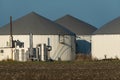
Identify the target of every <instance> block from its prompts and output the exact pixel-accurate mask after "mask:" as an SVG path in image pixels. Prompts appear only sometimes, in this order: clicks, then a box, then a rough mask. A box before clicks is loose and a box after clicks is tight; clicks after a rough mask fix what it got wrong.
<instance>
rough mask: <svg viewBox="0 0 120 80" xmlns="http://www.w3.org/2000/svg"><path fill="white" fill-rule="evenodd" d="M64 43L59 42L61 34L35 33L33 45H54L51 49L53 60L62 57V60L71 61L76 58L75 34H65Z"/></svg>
mask: <svg viewBox="0 0 120 80" xmlns="http://www.w3.org/2000/svg"><path fill="white" fill-rule="evenodd" d="M64 37H65V40H64V43H63V44H61V43H60V42H59V35H33V41H34V42H33V44H34V45H33V46H34V47H36V45H37V44H40V43H45V44H47V45H48V38H49V40H50V41H49V42H50V43H49V44H50V46H52V50H51V51H50V57H51V58H52V59H53V60H58V59H61V60H62V61H71V60H74V59H75V36H70V35H64Z"/></svg>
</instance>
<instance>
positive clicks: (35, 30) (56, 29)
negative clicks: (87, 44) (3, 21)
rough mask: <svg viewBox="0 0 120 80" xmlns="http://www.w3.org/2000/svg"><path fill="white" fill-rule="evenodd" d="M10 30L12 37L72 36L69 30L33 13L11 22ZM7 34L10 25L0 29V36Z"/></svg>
mask: <svg viewBox="0 0 120 80" xmlns="http://www.w3.org/2000/svg"><path fill="white" fill-rule="evenodd" d="M12 29H13V30H12V31H13V34H14V35H21V34H23V35H26V34H29V33H32V34H34V35H57V34H74V33H73V32H71V31H70V30H68V29H66V28H64V27H62V26H61V25H59V24H57V23H55V22H53V21H51V20H49V19H47V18H45V17H43V16H40V15H38V14H37V13H35V12H31V13H29V14H27V15H25V16H23V17H21V18H19V19H17V20H15V21H13V23H12ZM9 33H10V24H7V25H5V26H3V27H1V28H0V35H8V34H9Z"/></svg>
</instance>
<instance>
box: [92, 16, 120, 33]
mask: <svg viewBox="0 0 120 80" xmlns="http://www.w3.org/2000/svg"><path fill="white" fill-rule="evenodd" d="M93 34H120V17H118V18H116V19H114V20H112V21H110V22H108V23H107V24H105V25H103V26H102V27H101V28H100V29H98V30H97V31H95V32H94V33H93Z"/></svg>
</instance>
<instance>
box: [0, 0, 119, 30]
mask: <svg viewBox="0 0 120 80" xmlns="http://www.w3.org/2000/svg"><path fill="white" fill-rule="evenodd" d="M119 8H120V0H34V1H33V0H0V26H3V25H5V24H7V23H9V16H13V20H15V19H17V18H20V17H21V16H24V15H26V14H28V13H29V12H32V11H34V12H36V13H38V14H40V15H42V16H44V17H46V18H48V19H50V20H53V21H54V20H56V19H58V18H60V17H62V16H64V15H66V14H70V15H72V16H74V17H76V18H78V19H80V20H82V21H85V22H87V23H89V24H91V25H93V26H95V27H97V28H99V27H101V26H102V25H104V24H106V23H107V22H109V21H111V20H113V19H115V18H117V17H119V16H120V9H119Z"/></svg>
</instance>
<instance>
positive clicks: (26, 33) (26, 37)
mask: <svg viewBox="0 0 120 80" xmlns="http://www.w3.org/2000/svg"><path fill="white" fill-rule="evenodd" d="M75 45H76V44H75V34H74V33H73V32H71V31H69V30H68V29H66V28H64V27H62V26H61V25H59V24H57V23H54V22H53V21H51V20H49V19H47V18H45V17H43V16H40V15H38V14H37V13H35V12H31V13H29V14H27V15H25V16H23V17H21V18H19V19H17V20H15V21H12V17H10V23H9V24H7V25H5V26H3V27H1V28H0V61H2V60H8V59H11V60H14V61H29V60H38V61H47V60H61V61H72V60H74V59H75V52H76V48H75Z"/></svg>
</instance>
